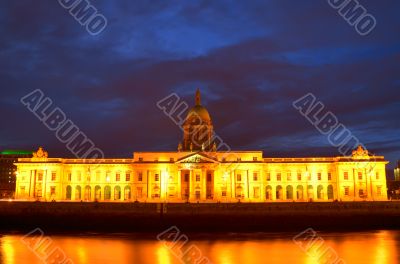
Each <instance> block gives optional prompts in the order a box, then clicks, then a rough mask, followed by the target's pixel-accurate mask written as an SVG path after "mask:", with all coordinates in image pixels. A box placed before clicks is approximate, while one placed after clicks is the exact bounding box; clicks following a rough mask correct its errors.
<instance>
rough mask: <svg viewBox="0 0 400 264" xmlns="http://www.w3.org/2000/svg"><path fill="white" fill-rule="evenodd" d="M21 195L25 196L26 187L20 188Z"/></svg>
mask: <svg viewBox="0 0 400 264" xmlns="http://www.w3.org/2000/svg"><path fill="white" fill-rule="evenodd" d="M19 193H20V195H25V186H21V187H20V188H19Z"/></svg>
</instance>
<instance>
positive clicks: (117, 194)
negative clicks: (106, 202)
mask: <svg viewBox="0 0 400 264" xmlns="http://www.w3.org/2000/svg"><path fill="white" fill-rule="evenodd" d="M114 200H121V187H119V186H115V188H114Z"/></svg>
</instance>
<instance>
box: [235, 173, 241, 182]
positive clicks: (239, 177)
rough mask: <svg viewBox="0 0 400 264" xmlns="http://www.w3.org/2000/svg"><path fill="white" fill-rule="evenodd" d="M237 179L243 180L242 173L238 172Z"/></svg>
mask: <svg viewBox="0 0 400 264" xmlns="http://www.w3.org/2000/svg"><path fill="white" fill-rule="evenodd" d="M236 180H237V181H238V182H240V181H242V174H237V175H236Z"/></svg>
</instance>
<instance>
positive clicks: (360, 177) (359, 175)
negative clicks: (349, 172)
mask: <svg viewBox="0 0 400 264" xmlns="http://www.w3.org/2000/svg"><path fill="white" fill-rule="evenodd" d="M358 179H359V180H362V179H363V175H362V172H359V173H358Z"/></svg>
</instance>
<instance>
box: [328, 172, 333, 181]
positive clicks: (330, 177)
mask: <svg viewBox="0 0 400 264" xmlns="http://www.w3.org/2000/svg"><path fill="white" fill-rule="evenodd" d="M331 180H332V173H330V172H328V181H331Z"/></svg>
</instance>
